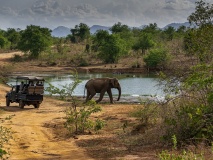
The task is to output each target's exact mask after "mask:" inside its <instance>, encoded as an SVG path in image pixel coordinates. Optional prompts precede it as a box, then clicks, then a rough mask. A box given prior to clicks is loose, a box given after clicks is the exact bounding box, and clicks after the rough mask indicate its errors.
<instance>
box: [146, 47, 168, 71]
mask: <svg viewBox="0 0 213 160" xmlns="http://www.w3.org/2000/svg"><path fill="white" fill-rule="evenodd" d="M168 61H169V54H168V53H167V51H166V50H165V49H162V48H161V49H152V50H150V51H149V53H148V54H147V55H146V56H145V57H144V62H145V63H146V66H147V67H148V68H164V67H165V66H166V64H167V62H168Z"/></svg>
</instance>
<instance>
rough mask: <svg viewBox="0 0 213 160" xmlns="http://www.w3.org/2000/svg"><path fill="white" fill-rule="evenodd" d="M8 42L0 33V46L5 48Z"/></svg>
mask: <svg viewBox="0 0 213 160" xmlns="http://www.w3.org/2000/svg"><path fill="white" fill-rule="evenodd" d="M8 43H9V42H8V40H7V39H6V38H5V37H4V36H2V35H1V34H0V48H5V47H6V46H7V45H8Z"/></svg>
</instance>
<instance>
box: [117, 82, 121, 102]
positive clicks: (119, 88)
mask: <svg viewBox="0 0 213 160" xmlns="http://www.w3.org/2000/svg"><path fill="white" fill-rule="evenodd" d="M117 89H118V92H119V93H118V99H117V101H119V99H120V97H121V86H120V85H119V86H118V87H117Z"/></svg>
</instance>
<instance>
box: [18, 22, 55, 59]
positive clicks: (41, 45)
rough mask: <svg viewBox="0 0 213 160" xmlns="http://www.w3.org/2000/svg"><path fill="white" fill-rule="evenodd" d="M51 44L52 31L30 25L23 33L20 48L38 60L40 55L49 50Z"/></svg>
mask: <svg viewBox="0 0 213 160" xmlns="http://www.w3.org/2000/svg"><path fill="white" fill-rule="evenodd" d="M51 44H52V37H51V30H49V29H48V28H41V27H39V26H35V25H30V26H27V28H26V29H25V30H24V31H22V32H21V39H20V42H19V43H18V48H19V49H20V50H21V51H23V52H30V57H31V58H38V56H39V54H40V53H41V52H43V51H45V50H47V49H48V48H49V47H50V45H51Z"/></svg>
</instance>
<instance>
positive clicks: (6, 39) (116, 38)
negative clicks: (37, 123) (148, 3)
mask: <svg viewBox="0 0 213 160" xmlns="http://www.w3.org/2000/svg"><path fill="white" fill-rule="evenodd" d="M193 30H195V29H192V28H186V27H185V26H181V27H179V28H178V29H175V28H173V27H171V26H170V27H168V28H166V29H164V30H162V29H159V28H158V26H157V24H156V23H153V24H149V25H148V26H145V27H144V28H141V29H140V28H130V27H129V26H127V25H125V24H122V23H120V22H118V23H116V24H114V25H113V26H112V27H111V28H110V32H108V31H106V30H98V31H97V32H96V33H95V34H90V28H89V27H88V26H87V25H86V24H84V23H80V24H79V25H76V26H75V27H74V28H72V29H71V30H70V35H68V36H67V37H66V38H57V37H52V36H51V30H50V29H48V28H42V27H40V26H35V25H29V26H27V27H26V29H25V30H20V29H14V28H8V29H7V30H6V31H4V30H0V49H1V50H20V51H23V52H25V53H28V54H29V57H30V58H31V59H32V58H33V59H37V58H38V57H39V55H41V53H42V52H48V51H50V50H51V47H52V46H55V48H56V52H57V53H59V54H64V52H66V51H65V47H66V46H67V45H68V44H70V43H72V44H81V45H84V46H85V50H84V51H85V52H87V53H88V54H90V55H92V54H94V55H97V56H96V57H97V58H99V59H100V60H102V61H103V62H104V63H117V62H118V61H119V59H120V58H122V57H124V56H128V55H129V54H130V53H131V54H134V55H135V56H137V57H141V56H142V57H143V58H144V62H145V63H146V66H147V67H149V68H156V67H157V68H164V67H165V65H166V64H167V62H168V60H169V59H170V57H171V56H170V54H169V51H168V43H169V42H171V41H173V40H179V41H182V40H183V39H186V40H185V41H186V42H188V39H189V37H188V36H189V35H190V33H191V32H193ZM137 66H139V64H138V65H137V64H136V67H137Z"/></svg>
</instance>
